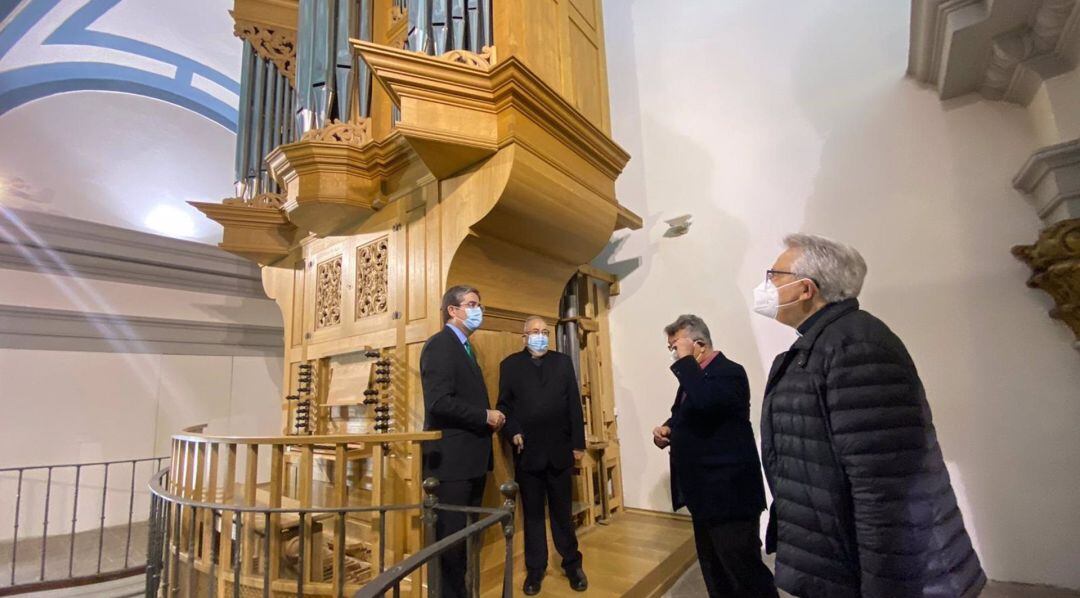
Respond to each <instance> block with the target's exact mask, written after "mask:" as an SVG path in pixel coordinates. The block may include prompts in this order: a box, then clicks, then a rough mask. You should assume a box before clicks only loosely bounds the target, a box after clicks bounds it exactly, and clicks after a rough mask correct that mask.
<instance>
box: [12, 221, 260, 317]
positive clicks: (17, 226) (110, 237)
mask: <svg viewBox="0 0 1080 598" xmlns="http://www.w3.org/2000/svg"><path fill="white" fill-rule="evenodd" d="M0 268H9V269H17V270H29V271H34V272H44V273H49V274H62V275H66V276H76V277H84V278H94V279H99V280H108V281H114V282H124V283H129V284H139V285H147V286H156V287H164V288H172V289H183V290H188V291H200V292H209V293H218V294H225V295H238V296H241V297H256V298H266V293H265V292H264V291H263V286H262V273H261V271H260V270H259V267H258V266H257V265H256V264H253V263H251V262H250V261H249V260H246V259H243V258H240V257H236V256H234V255H230V254H229V253H226V252H224V251H222V250H220V249H218V248H216V247H213V246H210V245H205V244H202V243H196V242H194V241H184V240H180V239H172V238H169V237H161V236H158V235H153V234H150V233H144V232H140V231H133V230H127V229H123V228H117V227H113V226H107V225H104V224H98V223H95V222H88V221H85V220H76V219H74V218H67V217H64V216H57V215H53V214H45V213H41V212H33V211H27V210H17V209H12V208H5V207H0Z"/></svg>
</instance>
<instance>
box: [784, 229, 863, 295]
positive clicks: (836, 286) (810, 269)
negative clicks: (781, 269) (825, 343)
mask: <svg viewBox="0 0 1080 598" xmlns="http://www.w3.org/2000/svg"><path fill="white" fill-rule="evenodd" d="M784 245H787V246H788V248H789V249H799V250H800V255H799V257H798V258H796V259H795V263H794V264H792V267H791V269H792V271H794V272H795V273H796V274H797V275H799V276H803V277H806V278H809V279H810V280H812V281H814V284H815V285H817V288H818V291H819V292H820V293H821V298H822V299H824V300H825V301H826V302H827V303H835V302H837V301H843V300H844V299H853V298H855V297H858V296H859V293H860V292H861V291H862V286H863V280H864V279H865V278H866V260H864V259H863V257H862V256H861V255H859V252H858V251H857V250H856V249H855V248H854V247H852V246H850V245H846V244H844V243H840V242H838V241H833V240H832V239H828V238H825V237H821V236H818V235H807V234H802V233H799V234H793V235H788V236H786V237H784Z"/></svg>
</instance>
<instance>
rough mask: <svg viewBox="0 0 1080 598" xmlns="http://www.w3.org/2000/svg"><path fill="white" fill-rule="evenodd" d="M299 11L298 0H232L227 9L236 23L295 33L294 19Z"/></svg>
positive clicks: (295, 19)
mask: <svg viewBox="0 0 1080 598" xmlns="http://www.w3.org/2000/svg"><path fill="white" fill-rule="evenodd" d="M299 13H300V3H299V1H298V0H234V2H233V9H232V10H230V11H229V14H231V15H232V17H233V20H234V21H235V22H237V23H241V22H244V23H254V24H257V25H260V26H262V27H266V28H269V29H274V30H284V31H289V32H291V33H292V34H293V36H294V39H295V35H296V28H297V26H296V21H297V18H298V17H299Z"/></svg>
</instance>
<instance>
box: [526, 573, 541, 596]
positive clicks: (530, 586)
mask: <svg viewBox="0 0 1080 598" xmlns="http://www.w3.org/2000/svg"><path fill="white" fill-rule="evenodd" d="M543 581H544V576H543V575H538V576H533V575H527V576H526V577H525V585H523V586H521V591H522V592H525V595H526V596H535V595H537V594H539V593H540V585H541V583H542V582H543Z"/></svg>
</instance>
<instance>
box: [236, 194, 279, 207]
mask: <svg viewBox="0 0 1080 598" xmlns="http://www.w3.org/2000/svg"><path fill="white" fill-rule="evenodd" d="M221 203H222V204H224V205H227V206H244V207H246V208H275V209H281V206H282V204H284V203H285V196H284V195H282V194H280V193H260V194H258V195H256V196H255V197H227V198H225V199H223V200H221Z"/></svg>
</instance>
